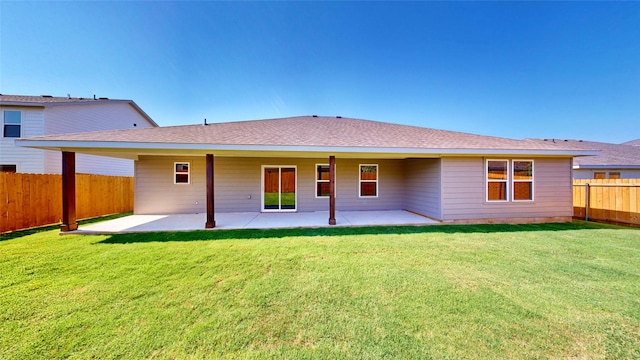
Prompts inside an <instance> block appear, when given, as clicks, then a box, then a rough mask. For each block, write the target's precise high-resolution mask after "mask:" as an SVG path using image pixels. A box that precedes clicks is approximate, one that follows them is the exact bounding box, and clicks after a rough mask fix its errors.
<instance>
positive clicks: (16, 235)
mask: <svg viewBox="0 0 640 360" xmlns="http://www.w3.org/2000/svg"><path fill="white" fill-rule="evenodd" d="M130 215H133V212H126V213H120V214H113V215H107V216H100V217H95V218H91V219H84V220H78V225H87V224H93V223H97V222H101V221H107V220H113V219H117V218H121V217H125V216H130ZM58 229H60V224H54V225H46V226H40V227H35V228H31V229H25V230H18V231H13V232H9V233H4V234H0V241H5V240H11V239H17V238H20V237H23V236H29V235H33V234H37V233H41V232H45V231H51V230H58Z"/></svg>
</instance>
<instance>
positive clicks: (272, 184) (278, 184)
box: [262, 167, 296, 211]
mask: <svg viewBox="0 0 640 360" xmlns="http://www.w3.org/2000/svg"><path fill="white" fill-rule="evenodd" d="M263 173H264V174H263V177H264V184H263V189H264V190H263V194H262V210H264V211H295V210H296V168H295V167H264V170H263Z"/></svg>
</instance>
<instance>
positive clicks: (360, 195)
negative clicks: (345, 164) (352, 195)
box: [358, 164, 380, 199]
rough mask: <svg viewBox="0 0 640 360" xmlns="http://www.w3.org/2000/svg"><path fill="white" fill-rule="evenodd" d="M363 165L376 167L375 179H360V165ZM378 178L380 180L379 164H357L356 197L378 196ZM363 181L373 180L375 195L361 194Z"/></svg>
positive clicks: (371, 197)
mask: <svg viewBox="0 0 640 360" xmlns="http://www.w3.org/2000/svg"><path fill="white" fill-rule="evenodd" d="M363 166H375V167H376V179H375V180H362V179H361V177H360V174H362V167H363ZM378 180H380V166H378V164H359V165H358V197H359V198H363V199H373V198H377V197H378V196H380V186H379V184H378ZM363 182H367V183H369V182H375V183H376V195H375V196H371V195H365V196H363V195H362V185H361V184H362V183H363Z"/></svg>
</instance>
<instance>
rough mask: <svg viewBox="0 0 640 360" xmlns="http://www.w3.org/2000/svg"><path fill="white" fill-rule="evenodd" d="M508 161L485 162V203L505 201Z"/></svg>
mask: <svg viewBox="0 0 640 360" xmlns="http://www.w3.org/2000/svg"><path fill="white" fill-rule="evenodd" d="M508 175H509V161H507V160H487V201H507V184H508V183H509V179H508Z"/></svg>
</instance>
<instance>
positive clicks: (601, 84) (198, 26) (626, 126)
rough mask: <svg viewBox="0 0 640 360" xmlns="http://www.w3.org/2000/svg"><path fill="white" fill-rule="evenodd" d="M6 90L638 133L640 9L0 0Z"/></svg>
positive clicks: (471, 127) (192, 111)
mask: <svg viewBox="0 0 640 360" xmlns="http://www.w3.org/2000/svg"><path fill="white" fill-rule="evenodd" d="M0 41H1V42H0V93H3V94H22V95H41V94H49V95H54V96H66V94H67V93H70V94H71V95H72V96H82V97H90V96H93V94H96V95H97V96H100V97H109V98H124V99H133V100H134V101H135V102H136V103H138V105H140V107H142V108H143V109H144V110H145V111H146V112H147V113H148V114H149V115H150V116H151V117H152V118H153V119H154V120H156V122H158V123H159V124H160V125H163V126H166V125H179V124H193V123H200V122H202V119H203V118H205V117H206V118H207V119H208V121H209V122H218V121H231V120H248V119H263V118H272V117H285V116H297V115H310V114H318V115H342V116H346V117H356V118H364V119H370V120H379V121H386V122H396V123H403V124H411V125H418V126H424V127H433V128H440V129H447V130H456V131H465V132H471V133H478V134H487V135H495V136H504V137H512V138H526V137H549V138H551V137H555V138H563V139H564V138H572V139H585V140H595V141H606V142H623V141H627V140H631V139H636V138H640V2H595V3H594V2H463V3H457V2H401V3H395V2H394V3H392V2H324V3H316V2H294V3H290V2H240V3H237V2H12V1H1V2H0Z"/></svg>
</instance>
